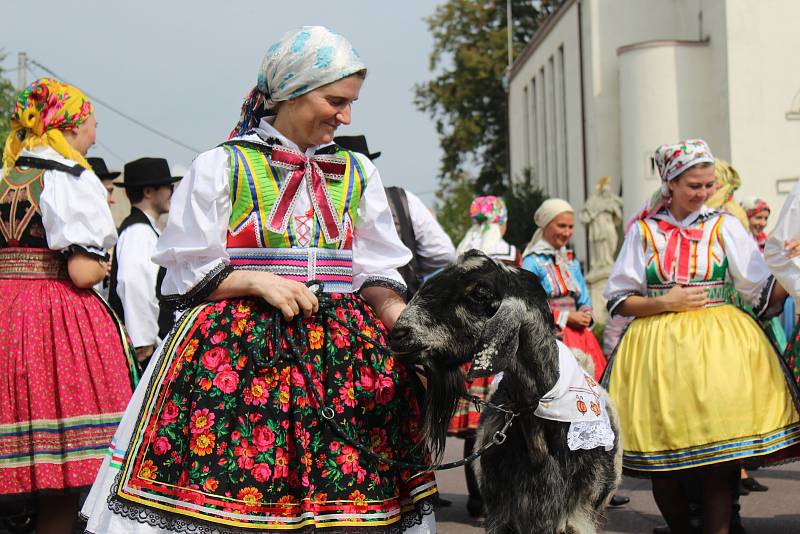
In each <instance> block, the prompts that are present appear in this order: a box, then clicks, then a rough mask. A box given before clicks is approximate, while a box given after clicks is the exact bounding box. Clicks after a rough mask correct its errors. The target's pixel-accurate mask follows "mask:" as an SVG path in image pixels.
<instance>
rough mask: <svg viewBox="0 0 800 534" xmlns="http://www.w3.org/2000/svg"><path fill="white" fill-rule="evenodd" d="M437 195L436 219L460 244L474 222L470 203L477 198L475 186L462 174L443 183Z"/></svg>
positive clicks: (455, 243) (454, 240) (455, 242)
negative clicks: (470, 214)
mask: <svg viewBox="0 0 800 534" xmlns="http://www.w3.org/2000/svg"><path fill="white" fill-rule="evenodd" d="M436 197H437V199H436V205H435V208H436V219H437V220H438V221H439V224H441V225H442V229H443V230H444V231H445V233H447V235H448V236H450V239H451V240H452V241H453V244H454V245H456V246H458V244H459V243H460V242H461V239H463V238H464V234H466V233H467V230H468V229H469V227H470V225H471V224H472V221H471V220H470V218H469V205H470V204H471V203H472V199H474V198H475V186H474V184H473V183H472V181H470V180H469V179H468V178H467V177H466V176H465V175H463V174H462V175H460V176H457V177H456V178H455V179H454V180H452V181H450V182H448V183H446V184H445V183H442V184H441V185H440V188H439V191H438V192H437V193H436Z"/></svg>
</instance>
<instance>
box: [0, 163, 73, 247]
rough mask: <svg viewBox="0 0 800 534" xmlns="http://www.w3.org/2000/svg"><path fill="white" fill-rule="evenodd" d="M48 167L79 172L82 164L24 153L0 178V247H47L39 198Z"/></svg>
mask: <svg viewBox="0 0 800 534" xmlns="http://www.w3.org/2000/svg"><path fill="white" fill-rule="evenodd" d="M48 170H59V171H63V172H66V173H69V174H72V175H74V176H80V174H81V173H82V172H83V171H84V168H83V167H81V166H80V165H75V166H72V167H71V166H69V165H64V164H63V163H59V162H56V161H51V160H47V159H40V158H33V157H26V156H23V157H20V158H18V159H17V163H16V166H15V167H14V168H13V169H12V170H11V172H10V173H9V174H8V176H3V177H2V178H1V179H0V248H2V247H29V248H47V237H46V236H45V231H44V226H43V225H42V215H41V210H40V209H39V198H40V197H41V195H42V190H43V189H44V173H45V172H46V171H48Z"/></svg>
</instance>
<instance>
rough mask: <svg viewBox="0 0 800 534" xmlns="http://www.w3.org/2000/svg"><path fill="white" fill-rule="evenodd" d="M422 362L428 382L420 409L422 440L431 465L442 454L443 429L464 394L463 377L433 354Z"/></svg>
mask: <svg viewBox="0 0 800 534" xmlns="http://www.w3.org/2000/svg"><path fill="white" fill-rule="evenodd" d="M421 363H422V369H423V371H424V372H425V376H426V377H427V379H428V385H427V388H426V390H425V403H424V406H423V424H422V438H423V440H424V441H423V442H425V443H428V446H429V447H430V453H431V456H432V460H433V462H434V463H439V462H441V460H442V456H443V455H444V448H445V443H446V440H447V427H448V426H449V425H450V419H452V418H453V414H454V413H455V411H456V407H457V406H458V400H459V399H460V398H461V396H462V395H464V394H466V391H467V389H466V375H465V374H464V371H463V370H462V369H461V367H459V366H454V365H452V364H450V365H447V364H444V363H442V362H441V361H439V359H438V358H437V357H436V356H435V355H433V356H429V357H428V358H426V359H425V360H424V361H423V362H421Z"/></svg>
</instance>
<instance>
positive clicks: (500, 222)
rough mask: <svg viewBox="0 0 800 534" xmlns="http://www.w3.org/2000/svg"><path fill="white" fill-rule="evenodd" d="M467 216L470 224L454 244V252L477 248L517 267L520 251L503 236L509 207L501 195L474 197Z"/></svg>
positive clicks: (461, 252)
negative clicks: (465, 232) (507, 207)
mask: <svg viewBox="0 0 800 534" xmlns="http://www.w3.org/2000/svg"><path fill="white" fill-rule="evenodd" d="M469 218H470V219H472V226H470V228H469V230H467V234H466V235H465V236H464V238H463V239H462V240H461V242H460V243H459V244H458V246H457V247H456V254H463V253H464V252H466V251H468V250H472V249H476V250H480V251H481V252H483V253H484V254H487V255H489V256H491V257H492V258H494V259H496V260H498V261H502V262H503V263H507V264H509V265H515V266H519V262H520V254H519V250H517V247H515V246H514V245H512V244H510V243H507V242H506V241H505V240H504V239H503V236H504V235H505V234H506V230H507V228H508V210H507V209H506V203H505V202H503V199H502V198H500V197H495V196H485V197H476V198H475V200H473V201H472V204H470V206H469Z"/></svg>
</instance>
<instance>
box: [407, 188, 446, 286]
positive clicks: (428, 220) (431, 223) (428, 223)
mask: <svg viewBox="0 0 800 534" xmlns="http://www.w3.org/2000/svg"><path fill="white" fill-rule="evenodd" d="M406 198H407V199H408V211H409V215H410V216H411V224H412V227H413V228H414V238H415V239H416V243H417V263H418V264H419V273H418V274H419V276H421V277H426V276H429V275H431V274H433V273H434V272H436V271H438V270H439V269H442V268H444V267H447V266H448V265H450V264H451V263H454V262H455V261H456V248H455V247H454V246H453V242H452V241H450V237H449V236H448V235H447V234H446V233H445V231H444V230H443V229H442V227H441V225H439V223H438V221H437V220H436V217H434V216H433V213H431V211H430V210H429V209H428V207H427V206H426V205H425V204H424V203H423V202H422V200H420V199H419V197H418V196H416V195H415V194H413V193H411V192H410V191H406Z"/></svg>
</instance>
